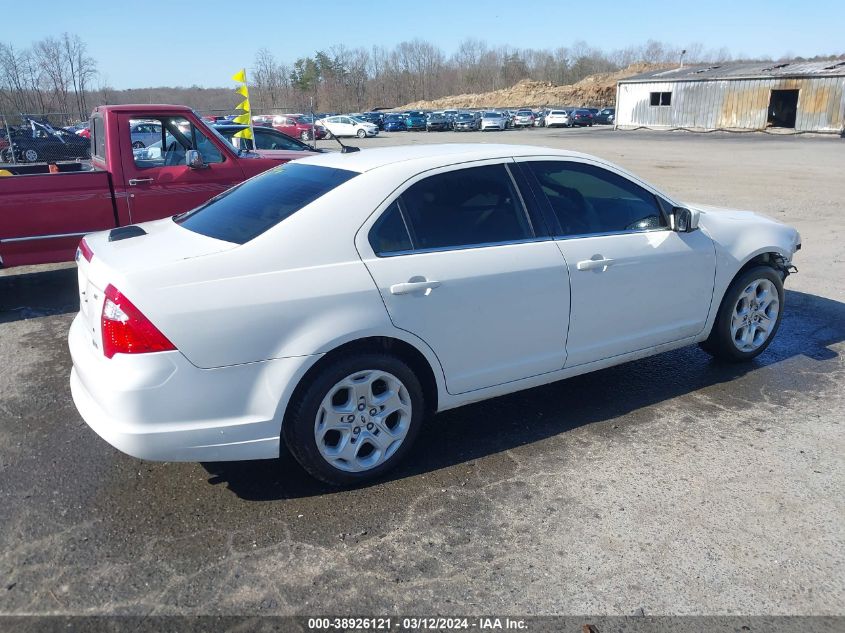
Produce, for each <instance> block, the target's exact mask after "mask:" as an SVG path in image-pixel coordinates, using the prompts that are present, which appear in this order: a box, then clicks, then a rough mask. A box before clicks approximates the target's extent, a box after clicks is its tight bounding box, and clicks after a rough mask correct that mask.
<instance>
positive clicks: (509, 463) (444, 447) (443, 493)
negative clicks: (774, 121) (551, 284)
mask: <svg viewBox="0 0 845 633" xmlns="http://www.w3.org/2000/svg"><path fill="white" fill-rule="evenodd" d="M455 141H463V142H468V141H472V142H476V141H482V142H511V143H534V144H539V145H548V146H552V147H568V148H572V149H575V150H579V151H585V152H589V153H592V154H596V155H598V156H601V157H604V158H607V159H610V160H612V161H614V162H617V163H619V164H621V165H623V166H624V167H627V168H629V169H631V170H632V171H634V172H635V173H637V174H638V175H640V176H642V177H644V178H645V179H647V180H650V181H652V182H653V183H655V184H656V185H658V186H660V187H662V188H664V189H665V190H667V191H668V192H670V193H671V194H674V195H675V197H677V198H680V199H682V200H688V201H696V202H703V203H709V204H716V205H732V206H736V207H739V208H750V209H755V210H759V211H762V212H764V213H767V214H769V215H772V216H774V217H776V218H778V219H781V220H783V221H785V222H788V223H791V224H793V225H795V226H796V227H797V228H798V229H799V230H800V231H801V233H802V236H803V246H804V248H803V250H802V251H801V252H800V253H799V255H798V257H797V259H796V264H797V266H798V268H799V269H800V273H799V274H797V275H795V276H792V277H790V278H789V280H788V282H787V296H786V303H787V307H786V314H785V317H784V320H783V324H782V326H781V330H780V333H779V335H778V338H777V339H776V340H775V342H774V343H773V344H772V346H771V347H770V348H769V350H767V352H766V353H764V354H763V355H762V356H761V357H760V358H758V359H757V360H756V361H755V362H753V363H752V364H750V365H747V366H739V367H737V366H732V367H726V366H723V365H719V364H716V363H714V362H712V361H711V360H710V359H709V357H708V356H706V355H705V354H704V353H703V352H700V351H699V350H698V349H697V348H690V349H684V350H679V351H676V352H671V353H667V354H663V355H660V356H657V357H653V358H649V359H645V360H641V361H637V362H634V363H630V364H627V365H623V366H620V367H616V368H612V369H608V370H605V371H601V372H598V373H595V374H591V375H587V376H581V377H579V378H574V379H572V380H569V381H566V382H563V383H558V384H555V385H550V386H546V387H542V388H538V389H533V390H530V391H525V392H522V393H519V394H515V395H512V396H508V397H503V398H499V399H496V400H493V401H488V402H486V403H482V404H478V405H473V406H469V407H466V408H463V409H459V410H455V411H450V412H448V413H446V414H443V415H441V416H438V417H437V418H436V419H434V420H433V421H432V422H431V423H430V424H429V425H428V426H427V427H426V428H425V429H424V430H423V433H422V435H421V437H420V440H419V443H418V445H417V447H416V450H415V451H414V453H413V455H412V457H411V459H410V460H409V461H408V462H407V463H406V464H405V466H404V467H403V468H402V469H401V470H400V471H398V472H396V473H395V474H394V476H393V477H392V478H391V479H390V480H389V481H386V482H383V483H379V484H377V485H373V486H370V487H367V488H363V489H359V490H352V491H344V492H337V491H331V490H327V489H325V488H323V487H321V486H320V485H318V484H315V483H314V482H312V481H311V480H309V479H308V478H307V477H306V476H305V475H303V474H302V473H301V472H300V471H299V470H298V468H297V467H295V465H293V464H292V463H291V462H292V460H291V459H290V458H289V457H283V458H282V459H281V460H279V461H266V462H247V463H218V464H167V463H149V462H142V461H139V460H136V459H133V458H130V457H128V456H125V455H123V454H121V453H119V452H117V451H116V450H114V449H112V448H111V447H110V446H108V445H107V444H106V443H105V442H104V441H102V440H100V439H99V438H98V437H97V436H96V435H95V434H94V432H93V431H91V430H89V429H88V427H87V426H86V425H85V424H84V423H83V421H82V420H81V418H80V417H79V415H78V414H77V412H76V409H75V408H74V406H73V403H72V401H71V398H70V392H69V387H68V374H69V371H70V358H69V356H68V352H67V346H66V340H65V337H66V334H67V330H68V327H69V325H70V321H71V319H72V317H73V313H74V311H75V310H76V309H77V305H76V288H75V281H76V280H75V270H74V268H73V267H69V266H52V267H40V268H28V269H18V270H13V271H6V272H5V273H0V275H2V276H0V357H1V358H2V359H3V362H2V365H0V526H2V529H0V578H2V585H0V613H6V614H10V613H12V614H26V613H36V614H42V613H61V614H96V613H106V612H109V613H113V612H118V613H127V614H171V613H227V614H229V613H231V614H242V613H278V614H311V615H313V614H320V613H332V614H361V615H364V614H391V613H400V612H404V613H417V614H431V613H445V614H463V613H475V614H478V613H491V612H493V613H510V614H551V613H560V614H618V615H627V614H635V613H645V614H648V615H652V614H743V615H752V614H800V615H809V614H825V615H843V614H845V611H844V610H843V605H845V545H843V543H845V497H843V490H845V460H843V455H845V439H843V437H845V436H843V421H845V389H843V385H845V361H843V353H845V342H843V340H844V339H845V256H843V252H842V247H843V245H844V244H845V218H843V215H842V201H843V200H845V176H844V175H843V174H845V141H843V140H840V139H838V138H809V137H780V136H767V135H759V134H755V135H727V134H709V135H693V134H688V133H655V132H614V131H613V130H611V129H610V128H606V127H605V128H592V129H577V130H566V129H564V130H541V129H537V130H525V131H508V132H503V133H496V132H490V133H484V134H482V133H466V134H457V133H451V132H446V133H431V134H425V133H403V134H385V135H384V137H382V138H376V139H367V140H365V141H357V140H355V141H350V142H351V144H355V145H360V146H362V147H375V146H381V145H386V144H398V143H428V142H455ZM321 145H323V146H325V145H328V143H327V142H321ZM667 292H671V289H667Z"/></svg>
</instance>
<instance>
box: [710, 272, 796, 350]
mask: <svg viewBox="0 0 845 633" xmlns="http://www.w3.org/2000/svg"><path fill="white" fill-rule="evenodd" d="M782 316H783V280H782V279H781V276H780V275H779V274H778V272H777V271H776V270H775V269H774V268H772V267H771V266H755V267H754V268H751V269H750V270H747V271H745V272H744V273H742V274H741V275H739V276H738V277H737V278H736V279H734V280H733V282H731V285H730V286H728V290H727V292H725V296H724V298H723V299H722V303H721V305H720V306H719V312H717V313H716V322H715V323H714V324H713V330H712V331H711V332H710V336H709V337H708V338H707V340H706V341H704V342H703V343H701V344H700V347H701V348H702V349H703V350H704V351H706V352H707V353H708V354H710V355H712V356H714V357H716V358H718V359H720V360H726V361H728V362H732V363H739V362H743V361H748V360H751V359H752V358H754V357H755V356H758V355H759V354H762V353H763V351H764V350H765V349H766V348H767V347H768V346H769V343H771V342H772V339H773V338H774V337H775V334H776V333H777V331H778V328H779V327H780V320H781V317H782Z"/></svg>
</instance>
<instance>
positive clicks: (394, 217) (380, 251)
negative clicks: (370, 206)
mask: <svg viewBox="0 0 845 633" xmlns="http://www.w3.org/2000/svg"><path fill="white" fill-rule="evenodd" d="M369 239H370V246H372V247H373V252H374V253H375V254H376V255H380V256H384V255H394V254H396V253H402V252H407V251H410V250H411V249H412V248H413V245H412V244H411V236H410V235H409V234H408V227H407V225H406V224H405V219H404V218H403V217H402V211H401V209H400V208H399V201H398V200H395V201H394V202H393V204H391V205H390V206H389V207H387V209H386V210H385V212H384V213H382V214H381V217H379V219H378V220H376V223H375V224H373V228H372V229H370V236H369Z"/></svg>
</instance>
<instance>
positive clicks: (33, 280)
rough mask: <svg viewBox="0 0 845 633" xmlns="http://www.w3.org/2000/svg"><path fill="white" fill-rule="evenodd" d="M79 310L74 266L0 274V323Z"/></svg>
mask: <svg viewBox="0 0 845 633" xmlns="http://www.w3.org/2000/svg"><path fill="white" fill-rule="evenodd" d="M78 310H79V289H78V285H77V276H76V266H71V267H68V268H58V269H56V270H43V271H38V272H34V273H21V274H11V275H5V276H3V277H0V323H10V322H12V321H21V320H24V319H33V318H36V317H42V316H49V315H52V314H68V313H71V312H77V311H78Z"/></svg>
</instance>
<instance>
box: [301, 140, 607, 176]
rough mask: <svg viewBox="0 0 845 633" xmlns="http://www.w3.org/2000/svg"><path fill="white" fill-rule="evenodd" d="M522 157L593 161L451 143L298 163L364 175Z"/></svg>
mask: <svg viewBox="0 0 845 633" xmlns="http://www.w3.org/2000/svg"><path fill="white" fill-rule="evenodd" d="M518 156H561V157H574V158H592V157H591V156H589V155H587V154H581V153H579V152H572V151H568V150H560V149H552V148H550V147H541V146H537V145H506V144H493V143H490V144H487V143H448V144H438V145H399V146H395V147H379V148H373V149H366V150H363V151H360V152H351V153H340V152H336V153H333V154H320V155H318V156H309V157H308V158H304V159H301V160H298V161H297V163H301V164H311V165H320V166H322V167H331V168H334V169H348V170H350V171H357V172H359V173H364V172H368V171H372V170H374V169H379V168H381V167H385V166H389V165H395V164H396V163H404V164H405V166H406V167H407V168H408V169H412V170H416V171H425V170H427V169H434V168H436V167H440V166H442V165H449V164H453V163H455V162H470V161H477V160H485V159H492V158H510V157H518Z"/></svg>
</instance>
